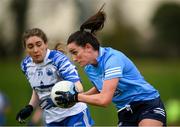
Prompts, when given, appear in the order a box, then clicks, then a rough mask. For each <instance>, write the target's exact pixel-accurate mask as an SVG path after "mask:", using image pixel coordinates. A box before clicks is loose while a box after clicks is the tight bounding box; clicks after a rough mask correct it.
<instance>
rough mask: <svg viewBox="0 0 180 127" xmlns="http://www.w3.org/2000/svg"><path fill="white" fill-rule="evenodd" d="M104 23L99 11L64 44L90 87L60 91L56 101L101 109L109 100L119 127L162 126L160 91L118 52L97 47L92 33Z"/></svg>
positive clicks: (102, 14)
mask: <svg viewBox="0 0 180 127" xmlns="http://www.w3.org/2000/svg"><path fill="white" fill-rule="evenodd" d="M104 21H105V13H104V12H103V11H102V10H101V9H100V11H98V13H96V14H95V15H94V16H92V17H90V18H89V19H88V20H87V21H86V22H84V23H83V24H82V25H81V27H80V30H79V31H77V32H75V33H73V34H71V35H70V37H69V38H68V41H67V48H68V50H69V52H70V53H71V54H72V59H73V60H74V61H75V62H77V63H79V64H80V66H82V67H84V70H85V73H86V74H87V76H88V78H89V79H90V81H91V82H92V84H93V87H92V88H91V89H90V90H89V91H87V92H85V93H77V94H68V93H66V92H60V91H59V92H57V93H56V94H58V95H60V96H59V97H57V99H61V100H63V101H64V102H65V103H66V102H86V103H89V104H92V105H97V106H102V107H106V106H107V105H108V104H110V103H111V101H112V102H113V103H114V104H115V106H116V108H117V112H118V118H119V123H118V125H119V126H165V125H166V112H165V109H164V106H163V103H162V101H161V99H160V95H159V92H158V91H157V90H156V89H155V88H154V87H153V86H152V85H150V84H149V83H148V82H147V81H146V80H145V79H144V78H143V76H142V75H141V74H140V72H139V70H138V69H137V68H136V66H135V65H134V63H133V62H132V61H131V60H130V59H129V58H128V57H127V56H126V55H124V54H123V53H122V52H121V51H118V50H115V49H113V48H110V47H101V46H100V43H99V41H98V39H97V38H96V35H95V33H96V31H98V30H100V29H102V28H103V26H104ZM62 95H63V96H62ZM57 101H58V100H57Z"/></svg>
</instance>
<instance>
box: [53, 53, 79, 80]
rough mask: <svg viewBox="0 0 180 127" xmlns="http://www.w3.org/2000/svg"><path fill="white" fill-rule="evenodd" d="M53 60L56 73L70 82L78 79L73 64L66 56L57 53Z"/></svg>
mask: <svg viewBox="0 0 180 127" xmlns="http://www.w3.org/2000/svg"><path fill="white" fill-rule="evenodd" d="M54 60H55V65H56V67H57V70H58V74H59V76H60V77H61V78H63V79H64V80H68V81H71V82H77V81H79V80H80V78H79V75H78V72H77V69H76V67H75V65H73V64H72V63H71V62H70V60H69V59H68V57H67V56H65V55H64V54H61V53H57V54H56V55H55V59H54Z"/></svg>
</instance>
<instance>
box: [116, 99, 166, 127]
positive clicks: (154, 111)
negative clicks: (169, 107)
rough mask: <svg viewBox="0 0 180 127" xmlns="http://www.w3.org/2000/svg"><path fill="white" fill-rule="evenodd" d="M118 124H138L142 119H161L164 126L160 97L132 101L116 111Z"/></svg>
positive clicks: (164, 114) (162, 106)
mask: <svg viewBox="0 0 180 127" xmlns="http://www.w3.org/2000/svg"><path fill="white" fill-rule="evenodd" d="M118 118H119V122H118V125H119V126H138V123H139V122H140V121H141V120H143V119H154V120H158V121H161V122H162V123H163V126H166V111H165V108H164V105H163V103H162V101H161V99H160V97H158V98H156V99H153V100H148V101H137V102H132V103H130V104H129V105H127V106H125V108H123V109H122V110H119V112H118Z"/></svg>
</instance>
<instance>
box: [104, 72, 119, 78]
mask: <svg viewBox="0 0 180 127" xmlns="http://www.w3.org/2000/svg"><path fill="white" fill-rule="evenodd" d="M113 75H122V73H121V71H118V72H116V73H110V74H107V75H105V78H107V77H110V76H113Z"/></svg>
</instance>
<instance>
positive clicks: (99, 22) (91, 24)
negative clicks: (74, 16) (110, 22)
mask: <svg viewBox="0 0 180 127" xmlns="http://www.w3.org/2000/svg"><path fill="white" fill-rule="evenodd" d="M104 5H105V4H103V6H102V7H101V8H100V10H99V11H98V12H97V13H96V14H95V15H93V16H91V17H90V18H88V19H87V20H86V21H85V22H84V23H83V24H82V25H81V27H80V31H84V30H86V29H87V30H90V32H91V33H93V34H95V32H96V31H99V30H101V29H102V28H103V27H104V22H105V20H106V14H105V13H104V12H103V11H102V9H103V7H104Z"/></svg>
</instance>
